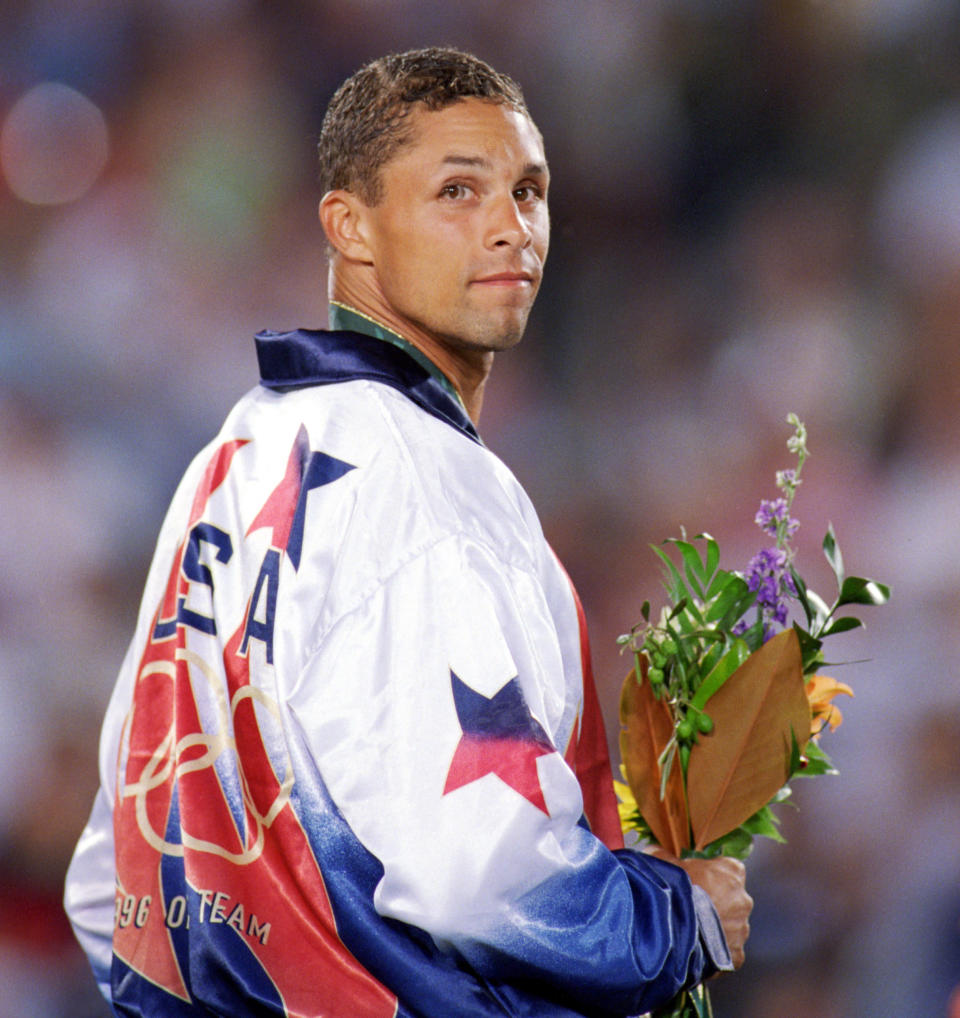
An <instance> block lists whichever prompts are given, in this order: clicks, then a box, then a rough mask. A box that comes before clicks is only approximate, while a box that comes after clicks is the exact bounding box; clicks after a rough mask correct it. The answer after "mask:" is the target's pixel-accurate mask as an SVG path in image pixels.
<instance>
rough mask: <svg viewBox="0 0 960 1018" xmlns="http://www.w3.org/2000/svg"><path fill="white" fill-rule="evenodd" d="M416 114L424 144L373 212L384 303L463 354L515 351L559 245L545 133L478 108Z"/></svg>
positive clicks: (414, 144)
mask: <svg viewBox="0 0 960 1018" xmlns="http://www.w3.org/2000/svg"><path fill="white" fill-rule="evenodd" d="M410 116H411V118H412V127H413V132H414V133H413V138H412V140H411V141H410V142H408V143H407V144H406V145H404V146H403V147H402V148H401V149H400V150H399V152H398V153H397V154H396V155H395V156H394V157H393V158H392V159H391V160H390V161H389V162H388V163H387V164H386V165H385V166H384V167H383V169H382V170H381V180H382V183H383V199H382V200H381V202H380V203H379V204H378V205H376V206H375V207H373V208H370V209H368V210H367V211H368V220H367V221H368V224H369V232H368V236H367V242H368V246H369V249H370V251H371V254H372V258H373V268H374V271H375V274H376V278H377V282H378V284H379V287H380V289H381V291H382V297H383V300H384V301H385V302H386V303H387V305H389V307H390V308H391V309H392V311H393V312H394V314H395V315H396V316H397V317H398V319H399V320H400V323H401V324H412V325H414V326H415V327H416V328H418V329H419V330H422V331H424V332H426V333H427V334H428V335H430V336H431V337H432V338H433V339H435V340H436V341H438V342H439V343H441V344H442V345H443V346H446V347H447V348H449V349H451V350H453V351H457V352H466V351H497V350H503V349H506V348H508V347H511V346H513V345H514V344H515V343H517V342H519V340H520V338H521V336H522V335H523V330H524V327H525V326H526V322H527V316H528V315H529V313H530V308H531V307H532V305H533V301H534V298H535V297H536V294H537V290H538V288H539V286H540V278H541V275H542V272H543V264H544V261H545V259H546V256H547V247H548V244H549V240H550V219H549V213H548V211H547V183H548V176H549V175H548V172H547V167H546V159H545V157H544V153H543V142H542V141H541V139H540V135H539V132H538V131H537V129H536V128H535V127H534V126H533V124H532V123H531V121H530V120H529V118H527V117H526V116H524V115H523V114H522V113H517V112H516V111H515V110H512V109H511V108H510V107H508V106H502V105H497V104H495V103H492V102H485V101H483V100H479V99H466V100H463V101H461V102H456V103H454V104H453V105H451V106H447V107H446V108H444V109H442V110H439V111H436V112H431V111H428V110H426V109H423V108H418V109H416V110H415V111H414V112H413V113H411V115H410Z"/></svg>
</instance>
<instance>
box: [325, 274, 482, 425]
mask: <svg viewBox="0 0 960 1018" xmlns="http://www.w3.org/2000/svg"><path fill="white" fill-rule="evenodd" d="M330 292H331V297H330V301H331V306H332V307H342V308H345V309H346V310H347V311H348V312H349V313H352V314H356V315H360V316H361V317H362V318H364V319H366V320H367V321H368V322H370V323H372V325H373V326H375V327H378V328H380V329H384V330H386V331H387V332H389V333H391V334H392V335H393V336H395V337H397V338H398V339H400V340H401V344H398V345H402V344H403V343H406V344H409V345H410V346H411V347H413V349H414V350H416V351H418V352H419V353H420V355H421V356H422V357H424V358H425V359H426V360H427V361H428V362H429V365H430V366H432V367H433V369H434V372H436V373H438V374H439V375H440V377H441V378H442V379H443V380H444V381H445V383H446V384H447V385H448V386H449V387H450V390H451V392H452V393H453V395H455V396H456V398H457V399H459V400H460V402H461V403H462V404H463V408H464V409H465V410H466V412H467V414H468V415H469V417H470V420H472V421H473V423H474V424H477V422H478V421H479V419H480V410H481V408H482V406H483V392H484V387H485V385H486V381H487V378H488V377H489V375H490V370H491V368H492V367H493V353H492V352H486V351H478V352H477V354H476V356H475V357H471V356H464V355H462V354H459V355H458V354H456V353H454V352H453V351H451V350H449V349H448V348H447V347H445V346H444V345H443V344H442V343H441V342H439V341H438V340H437V339H436V338H434V337H433V336H431V335H430V334H429V333H427V332H425V331H424V330H422V329H419V328H417V327H416V326H414V325H412V324H411V323H409V322H406V321H401V320H400V318H399V317H398V316H397V315H396V314H394V313H392V312H391V311H390V309H389V307H388V306H386V305H385V304H383V302H380V301H376V302H374V301H371V300H366V299H364V295H363V294H362V293H355V292H351V289H350V288H349V287H346V286H344V285H342V283H340V282H338V281H337V280H335V279H331V281H330ZM365 331H372V330H365ZM381 338H386V339H388V340H390V337H389V336H385V337H381ZM428 370H429V367H428ZM432 373H433V372H432Z"/></svg>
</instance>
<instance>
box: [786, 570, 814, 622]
mask: <svg viewBox="0 0 960 1018" xmlns="http://www.w3.org/2000/svg"><path fill="white" fill-rule="evenodd" d="M790 576H791V577H792V578H793V586H794V589H795V590H796V592H797V600H798V601H799V602H800V607H801V608H803V614H804V615H805V616H806V617H807V625H808V626H812V625H813V620H814V611H813V607H812V606H811V604H810V600H809V598H808V597H807V584H806V582H805V581H804V579H803V577H802V576H801V575H800V574H799V573H798V572H797V571H796V569H794V567H793V566H790Z"/></svg>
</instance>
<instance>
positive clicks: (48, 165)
mask: <svg viewBox="0 0 960 1018" xmlns="http://www.w3.org/2000/svg"><path fill="white" fill-rule="evenodd" d="M108 154H109V140H108V135H107V123H106V120H105V119H104V116H103V114H102V113H101V112H100V109H99V108H98V107H97V106H96V105H95V104H94V103H93V102H91V101H90V100H89V99H88V98H87V97H86V96H84V95H82V94H81V93H80V92H77V91H76V90H75V89H72V88H70V87H69V86H67V85H63V84H60V83H59V82H53V81H47V82H43V83H42V84H40V85H36V86H34V87H33V88H31V89H30V90H29V91H28V92H25V93H24V94H23V95H22V96H21V97H20V98H19V99H18V100H17V101H16V102H15V103H14V104H13V106H12V107H11V109H10V111H9V113H8V114H7V117H6V120H5V121H4V123H3V128H2V130H0V170H2V171H3V175H4V177H5V178H6V180H7V184H8V185H9V187H10V190H11V191H12V192H13V193H14V194H15V195H16V196H17V197H18V198H20V199H21V200H22V201H25V202H30V203H32V204H34V205H62V204H65V203H66V202H71V201H76V200H77V199H78V198H82V197H83V195H85V194H86V193H87V191H89V189H90V188H91V187H92V186H93V184H94V183H95V182H96V180H97V178H98V177H99V176H100V173H101V172H102V170H103V168H104V166H105V165H106V162H107V156H108Z"/></svg>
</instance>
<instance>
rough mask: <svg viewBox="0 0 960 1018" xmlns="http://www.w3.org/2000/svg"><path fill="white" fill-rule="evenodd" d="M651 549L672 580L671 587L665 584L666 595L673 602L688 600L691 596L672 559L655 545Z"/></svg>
mask: <svg viewBox="0 0 960 1018" xmlns="http://www.w3.org/2000/svg"><path fill="white" fill-rule="evenodd" d="M651 547H652V548H653V551H654V554H655V555H657V556H658V557H659V559H660V560H661V562H663V564H664V565H665V566H666V568H667V575H668V576H669V577H670V578H671V579H672V580H673V586H672V587H671V586H670V584H667V593H669V594H670V597H671V599H672V600H673V601H675V602H676V601H682V600H684V599H686V600H690V599H691V598H692V596H693V595H692V594H691V593H690V591H689V590H688V589H687V585H686V584H685V583H684V582H683V577H682V576H681V575H680V570H679V569H677V567H676V564H675V563H674V561H673V559H672V558H670V556H669V555H668V554H667V553H666V552H665V551H664V550H663V549H662V548H658V547H657V546H656V545H651Z"/></svg>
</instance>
